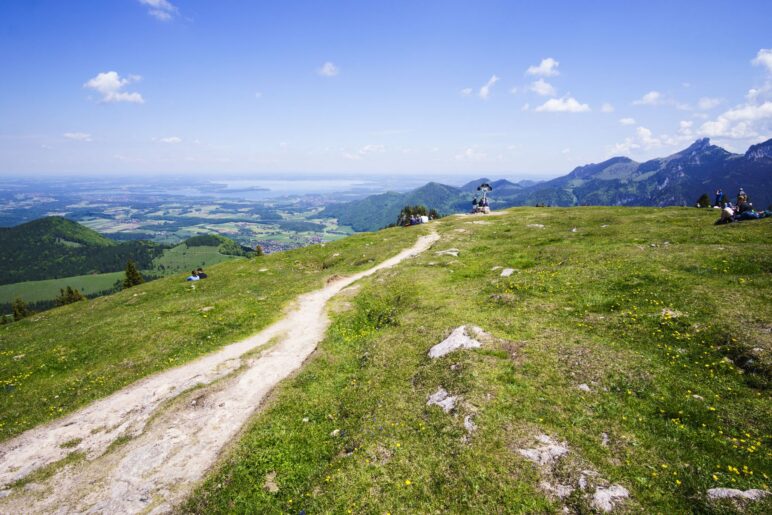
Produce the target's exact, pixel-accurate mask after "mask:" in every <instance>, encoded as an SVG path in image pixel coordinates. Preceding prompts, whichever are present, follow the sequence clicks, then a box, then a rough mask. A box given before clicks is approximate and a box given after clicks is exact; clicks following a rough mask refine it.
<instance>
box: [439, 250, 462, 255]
mask: <svg viewBox="0 0 772 515" xmlns="http://www.w3.org/2000/svg"><path fill="white" fill-rule="evenodd" d="M459 252H460V250H458V249H447V250H438V251H437V252H435V254H436V255H438V256H453V257H458V254H459Z"/></svg>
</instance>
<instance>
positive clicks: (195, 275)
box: [185, 270, 201, 281]
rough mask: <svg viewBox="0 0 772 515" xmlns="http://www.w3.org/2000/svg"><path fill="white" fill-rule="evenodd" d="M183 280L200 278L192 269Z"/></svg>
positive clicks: (197, 279)
mask: <svg viewBox="0 0 772 515" xmlns="http://www.w3.org/2000/svg"><path fill="white" fill-rule="evenodd" d="M185 280H186V281H200V280H201V278H200V277H199V276H198V274H197V273H196V271H195V270H193V271H192V272H190V275H189V276H188V278H187V279H185Z"/></svg>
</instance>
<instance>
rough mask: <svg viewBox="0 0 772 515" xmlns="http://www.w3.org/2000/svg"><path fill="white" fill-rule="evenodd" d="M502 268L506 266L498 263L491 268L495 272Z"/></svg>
mask: <svg viewBox="0 0 772 515" xmlns="http://www.w3.org/2000/svg"><path fill="white" fill-rule="evenodd" d="M502 268H504V267H502V266H500V265H496V266H494V267H493V268H491V271H492V272H495V271H496V270H501V269H502Z"/></svg>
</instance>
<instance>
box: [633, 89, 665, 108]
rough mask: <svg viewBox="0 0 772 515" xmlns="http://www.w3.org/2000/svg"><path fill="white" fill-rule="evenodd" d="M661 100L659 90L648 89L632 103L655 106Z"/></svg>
mask: <svg viewBox="0 0 772 515" xmlns="http://www.w3.org/2000/svg"><path fill="white" fill-rule="evenodd" d="M662 101H663V96H662V93H660V92H659V91H649V92H648V93H646V94H645V95H643V97H641V98H639V99H638V100H636V101H634V102H633V105H646V106H656V105H660V104H661V103H662Z"/></svg>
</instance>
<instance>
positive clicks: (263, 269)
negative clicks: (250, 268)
mask: <svg viewBox="0 0 772 515" xmlns="http://www.w3.org/2000/svg"><path fill="white" fill-rule="evenodd" d="M267 271H268V269H267V268H261V269H260V270H258V272H267Z"/></svg>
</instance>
